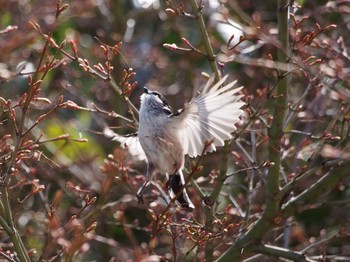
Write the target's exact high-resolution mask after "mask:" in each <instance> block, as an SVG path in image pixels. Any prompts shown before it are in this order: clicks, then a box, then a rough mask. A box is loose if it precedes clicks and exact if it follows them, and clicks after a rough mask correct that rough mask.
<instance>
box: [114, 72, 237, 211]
mask: <svg viewBox="0 0 350 262" xmlns="http://www.w3.org/2000/svg"><path fill="white" fill-rule="evenodd" d="M226 79H227V76H225V77H223V78H222V79H221V80H220V81H218V82H217V83H216V84H213V82H214V76H212V77H211V78H210V79H209V81H208V83H207V84H206V86H205V87H204V88H203V90H202V92H201V93H200V94H198V95H197V96H196V97H194V98H193V99H192V100H191V101H190V102H189V103H188V104H185V106H184V108H183V109H181V110H178V112H176V113H173V112H172V111H171V109H170V107H169V105H168V103H167V101H166V100H165V99H164V97H163V96H162V95H161V94H160V93H158V92H155V91H150V90H148V89H147V88H144V94H142V96H141V108H140V115H139V129H138V133H137V136H138V139H139V142H140V144H141V147H142V149H143V151H144V153H145V155H146V159H147V162H148V166H147V175H146V179H145V183H144V184H143V186H142V187H141V188H140V189H139V190H138V198H139V202H142V193H143V190H144V188H145V187H146V185H147V183H148V182H149V181H150V180H151V179H152V177H153V175H154V174H155V173H160V174H166V175H168V176H169V180H168V182H167V186H168V191H169V194H170V196H171V197H174V196H175V195H176V194H177V193H178V191H179V190H180V189H181V187H182V186H183V185H184V184H185V180H184V177H183V174H182V168H183V165H184V157H185V155H186V154H188V155H189V156H190V157H196V156H198V155H200V154H201V153H202V152H203V149H204V146H205V142H206V141H213V142H212V143H211V144H210V145H209V147H208V148H207V151H209V152H211V151H215V150H216V146H223V145H224V141H225V140H228V139H231V138H232V135H231V133H232V132H233V131H235V130H236V127H235V125H234V124H235V123H237V122H239V121H240V116H241V115H242V114H243V110H241V109H240V108H241V107H242V106H243V105H244V102H242V101H240V99H241V97H242V95H237V93H238V92H239V91H240V90H241V89H242V87H239V88H235V89H232V87H233V86H234V85H235V83H236V81H234V82H231V83H229V84H226V85H223V84H224V82H225V81H226ZM115 140H119V141H121V140H120V139H118V138H115ZM177 202H178V203H179V204H180V205H181V206H182V207H185V208H189V209H193V208H194V205H193V203H192V202H191V200H190V199H189V197H188V195H187V192H186V190H183V192H182V193H181V194H180V196H179V197H178V198H177Z"/></svg>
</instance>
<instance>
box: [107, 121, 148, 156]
mask: <svg viewBox="0 0 350 262" xmlns="http://www.w3.org/2000/svg"><path fill="white" fill-rule="evenodd" d="M103 134H104V135H105V136H107V137H110V138H112V140H114V141H118V142H119V143H120V145H121V146H122V148H124V149H127V150H128V151H129V153H130V155H132V156H133V157H135V158H136V159H137V160H139V161H142V160H145V159H146V155H145V153H144V151H143V149H142V147H141V144H140V141H139V137H138V136H137V133H133V134H130V135H126V136H121V135H118V134H117V133H115V132H113V131H112V130H111V129H110V128H109V127H105V128H104V130H103Z"/></svg>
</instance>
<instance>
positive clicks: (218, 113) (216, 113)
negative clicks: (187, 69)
mask: <svg viewBox="0 0 350 262" xmlns="http://www.w3.org/2000/svg"><path fill="white" fill-rule="evenodd" d="M227 77H228V76H227V75H226V76H224V77H223V78H222V79H221V80H220V81H218V82H217V83H216V84H214V76H212V77H211V78H210V79H209V80H208V82H207V84H206V85H205V87H204V88H203V91H202V92H201V93H200V94H199V95H198V96H196V97H195V98H193V99H192V100H191V102H190V103H188V104H186V105H185V107H184V109H183V110H182V111H181V112H180V113H179V114H176V115H173V116H172V117H176V118H178V119H179V120H180V121H179V122H180V123H181V126H179V130H180V131H179V132H180V139H181V141H182V145H183V149H184V153H185V154H188V155H189V156H190V157H196V156H198V155H200V154H201V153H202V152H203V148H204V144H205V141H210V140H213V143H212V144H211V145H210V146H209V148H208V149H207V150H208V151H215V150H216V146H222V145H224V141H225V140H227V139H230V138H232V135H231V133H232V132H233V131H235V130H236V127H235V125H234V124H235V123H237V122H239V121H240V116H241V115H242V114H243V110H242V109H241V107H242V106H243V105H244V103H243V102H242V101H240V99H241V98H242V95H237V93H238V92H239V91H240V90H241V89H242V87H238V88H235V89H232V88H233V86H234V85H235V83H236V81H233V82H230V83H228V84H226V85H224V83H225V81H226V80H227Z"/></svg>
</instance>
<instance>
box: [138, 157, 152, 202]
mask: <svg viewBox="0 0 350 262" xmlns="http://www.w3.org/2000/svg"><path fill="white" fill-rule="evenodd" d="M154 171H155V169H154V166H153V164H151V163H148V166H147V174H146V179H145V182H144V183H143V185H142V186H141V187H140V188H139V190H137V195H136V196H137V202H138V203H139V204H143V191H144V190H145V188H146V186H147V185H148V183H149V181H151V179H152V176H153V173H154Z"/></svg>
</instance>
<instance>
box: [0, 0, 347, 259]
mask: <svg viewBox="0 0 350 262" xmlns="http://www.w3.org/2000/svg"><path fill="white" fill-rule="evenodd" d="M276 2H277V1H275V0H266V1H256V0H248V1H247V0H244V1H243V0H236V1H233V0H226V1H219V0H218V1H216V0H213V1H212V0H210V1H201V4H202V6H203V9H202V13H203V16H204V19H205V23H206V29H207V32H208V34H209V39H210V42H211V44H212V47H213V49H214V53H215V54H217V55H218V56H217V59H218V61H221V62H220V63H219V70H220V71H221V72H222V73H223V74H229V79H230V80H234V79H237V81H238V83H237V86H242V85H243V86H244V90H243V94H244V95H245V98H244V100H245V102H246V103H247V106H246V107H245V110H246V115H245V116H244V117H243V119H242V123H241V126H244V122H246V121H250V122H249V125H248V126H245V127H244V128H239V129H238V131H239V133H237V136H238V139H237V142H234V143H232V145H231V147H230V149H229V151H230V154H229V156H228V172H229V173H234V172H235V171H237V170H240V169H246V171H244V172H239V173H237V174H235V175H232V176H231V177H230V179H228V180H227V183H226V184H225V186H224V187H223V190H222V196H220V198H219V202H218V205H217V206H218V207H217V208H218V209H217V212H218V214H221V213H225V212H226V213H225V214H226V215H227V218H226V219H227V220H228V221H229V222H222V220H221V219H222V218H223V217H222V216H220V215H218V220H220V221H221V222H222V223H223V225H225V226H227V225H228V224H230V223H232V224H234V223H236V224H241V223H243V222H242V221H246V222H247V221H248V220H249V221H254V220H256V218H257V217H259V216H260V214H261V212H262V210H263V208H264V207H263V201H264V176H265V175H266V172H267V169H266V168H264V167H262V166H263V163H265V162H266V161H267V159H268V155H267V141H268V137H267V125H268V124H269V120H270V119H269V116H268V109H269V99H270V97H269V92H270V91H269V90H273V88H274V87H275V86H276V83H277V81H278V75H277V73H276V72H277V70H276V69H279V68H269V67H268V66H266V63H265V64H264V63H261V61H260V60H259V59H265V60H264V61H265V62H266V61H268V60H276V54H277V50H278V48H279V46H278V42H277V40H276V39H277V35H278V30H277V15H278V12H277V3H276ZM293 2H294V7H293V8H292V12H293V13H294V14H295V15H294V18H295V20H297V21H301V19H302V17H304V20H303V21H302V22H301V23H300V25H298V24H297V23H295V22H293V21H292V20H291V21H290V24H291V48H292V51H291V56H293V57H294V58H295V60H292V61H291V64H292V65H293V68H295V69H293V70H292V72H291V74H290V75H291V85H290V88H289V97H288V106H289V108H288V110H287V111H288V112H287V115H286V124H285V130H286V136H285V137H284V140H283V141H282V142H281V145H282V153H283V163H282V165H283V166H282V169H281V170H282V172H281V183H282V185H285V184H287V182H289V181H290V179H292V178H293V177H294V176H296V175H297V174H298V172H300V170H302V169H303V168H304V167H306V169H308V168H310V169H311V168H314V167H317V172H315V173H314V174H313V176H311V177H310V178H309V179H307V180H306V181H305V182H304V183H303V184H302V185H298V186H296V187H295V188H293V190H294V194H298V193H300V192H302V191H303V190H305V189H307V188H308V187H310V186H311V185H312V184H313V183H314V182H315V181H317V180H318V179H319V178H320V177H322V175H323V174H325V173H326V171H327V170H326V169H327V168H326V167H325V168H322V165H323V163H324V161H325V159H326V160H327V159H333V160H334V159H341V158H344V160H345V161H347V160H348V159H349V157H348V155H347V154H349V151H348V149H349V148H348V147H349V146H348V128H349V127H348V125H349V122H348V121H349V101H350V99H349V98H350V93H349V83H350V77H349V75H350V72H349V68H350V67H349V65H350V55H349V52H348V47H349V38H348V37H347V35H348V34H349V29H350V28H349V27H350V15H349V13H350V7H349V2H348V1H324V0H316V1H302V0H300V1H293ZM56 4H57V3H56V1H53V0H50V1H35V0H33V1H29V0H19V1H12V0H0V30H1V34H0V96H1V97H2V99H3V101H8V100H11V104H12V106H14V111H15V112H16V117H15V119H19V117H20V116H21V111H20V106H15V105H16V104H18V103H19V101H20V99H21V97H22V95H23V94H24V93H26V92H27V90H28V76H29V75H31V76H33V75H34V74H35V72H36V71H38V72H39V73H40V74H41V75H43V74H45V75H44V77H43V79H42V83H41V85H40V92H39V94H38V95H37V97H40V98H41V99H36V100H33V101H32V103H31V106H30V109H29V111H28V114H27V117H26V122H25V127H26V128H25V129H28V128H29V127H30V126H32V125H33V124H34V123H35V121H36V120H37V118H38V117H39V116H40V115H42V114H46V113H47V112H48V111H49V110H50V109H51V108H52V107H53V105H55V104H57V103H58V102H59V101H60V96H63V101H64V102H67V101H71V104H69V105H68V106H65V107H64V106H62V107H59V108H57V110H54V111H53V112H50V114H49V115H47V116H46V117H45V119H44V120H43V121H41V122H40V123H39V124H38V125H36V126H35V127H34V128H33V129H31V130H30V134H29V135H28V136H27V137H26V141H27V142H28V143H29V144H33V145H34V144H35V145H37V146H35V147H28V148H26V149H27V150H28V151H29V152H24V153H25V154H27V155H26V157H25V158H22V159H20V160H18V161H17V165H18V167H17V168H18V172H17V174H16V175H14V177H13V180H12V183H11V185H12V186H13V189H12V191H11V196H12V198H11V201H12V206H13V208H14V213H15V214H16V216H15V219H16V222H17V223H18V227H19V229H20V231H21V233H22V235H23V238H24V242H25V244H26V246H27V247H28V248H30V249H31V250H36V253H33V254H32V256H33V257H34V258H35V259H42V260H49V259H53V258H55V259H60V257H61V255H62V254H64V256H63V257H65V259H66V260H67V261H127V260H130V261H138V260H142V259H145V261H146V260H147V259H148V261H158V260H159V259H163V260H169V261H171V260H173V259H174V251H173V246H172V245H173V244H172V243H173V242H172V241H173V240H174V239H172V236H174V232H171V230H164V231H162V232H160V233H159V234H158V235H157V236H156V237H152V236H151V232H152V221H153V222H154V217H153V216H152V215H155V216H156V215H159V214H160V213H161V210H162V209H163V208H164V206H162V203H160V201H159V199H158V198H157V195H159V194H160V193H159V190H157V188H156V187H152V188H153V190H152V191H151V192H149V193H148V196H147V201H146V205H138V204H137V201H136V198H135V191H136V190H137V188H138V186H140V185H141V184H142V181H143V174H145V168H146V164H145V162H144V161H140V160H139V159H138V158H135V157H133V156H132V155H130V154H129V153H128V151H127V150H125V149H123V148H122V147H121V146H120V144H119V143H118V142H116V141H111V137H109V136H108V135H106V132H104V131H105V130H106V127H108V128H109V129H110V130H113V132H115V133H117V134H120V135H124V134H129V133H133V132H136V131H137V121H135V120H134V119H133V114H131V111H132V109H131V107H130V105H129V104H128V103H127V102H126V101H125V97H127V98H128V99H130V101H131V104H132V105H134V106H135V107H136V108H138V107H139V97H140V95H141V94H142V90H143V86H147V87H149V88H150V89H152V90H157V91H159V92H161V93H162V94H164V95H165V97H166V98H167V100H168V102H169V104H170V105H172V106H173V109H174V110H176V109H180V108H181V107H182V106H183V104H184V103H185V102H188V101H190V99H191V97H192V96H193V94H194V92H195V91H197V90H199V89H200V87H201V86H202V85H203V84H205V82H206V78H205V77H203V76H202V72H205V73H206V74H208V75H211V74H212V73H213V72H212V71H211V68H210V64H209V61H208V59H207V57H206V56H205V55H203V54H201V53H199V52H196V51H185V50H171V49H172V48H167V45H165V46H164V44H168V45H172V44H175V45H176V46H177V47H181V48H187V49H188V48H189V46H188V45H187V44H186V41H184V40H182V38H185V39H186V40H187V41H188V42H189V43H190V44H191V45H192V46H193V47H195V48H197V49H199V50H201V51H202V52H205V45H204V41H203V38H202V35H201V32H200V30H199V27H198V24H197V22H196V19H194V18H193V17H191V14H193V11H192V9H191V6H190V4H189V3H187V1H183V2H181V1H157V0H153V1H152V0H139V1H137V0H134V1H126V0H124V1H123V0H119V1H108V0H89V1H86V0H74V1H61V2H60V6H61V7H62V6H64V5H65V4H67V6H66V7H64V9H63V10H62V12H61V13H60V15H59V16H58V17H56V14H57V12H56V11H57V5H56ZM181 11H184V12H181ZM295 20H294V21H295ZM316 24H318V25H319V28H320V30H318V29H317V25H316ZM329 25H336V27H329V28H328V26H329ZM321 29H322V30H321ZM49 34H52V39H53V40H54V41H55V42H56V43H57V45H56V46H55V44H53V43H51V44H50V45H49V46H48V47H47V48H46V49H45V43H46V41H45V35H46V36H48V35H49ZM312 34H313V35H312ZM305 36H308V37H309V39H308V40H307V39H305ZM313 36H314V38H313ZM240 37H243V38H241V42H240V41H239V39H240ZM61 44H62V48H61V49H62V50H64V52H66V53H68V54H69V55H70V56H68V55H66V54H65V53H64V52H62V51H59V48H58V46H60V45H61ZM117 44H119V47H118V48H119V50H118V52H116V53H115V54H113V53H111V52H110V53H109V54H108V56H107V57H108V59H106V53H105V52H104V50H105V49H104V48H101V45H102V46H110V47H113V46H115V45H117ZM75 47H76V52H75V50H74V48H75ZM175 49H176V48H175ZM43 50H45V52H44V51H43ZM42 54H44V55H42ZM41 57H42V61H43V62H42V63H41V65H42V67H41V68H39V69H38V64H39V61H40V59H41ZM78 57H79V58H81V59H85V61H88V64H89V65H90V66H91V68H92V69H94V70H96V71H97V72H99V71H98V66H97V67H96V66H95V67H94V65H98V64H99V63H100V64H101V66H103V67H104V68H107V64H106V61H107V60H109V61H108V62H110V66H111V68H112V67H113V70H112V71H111V74H110V76H111V78H112V79H113V81H114V83H115V84H116V85H113V83H111V81H110V80H109V79H106V78H105V79H103V77H101V75H103V74H96V73H94V72H92V71H91V70H87V69H86V68H87V67H84V66H81V61H82V60H80V61H78V59H77V58H78ZM53 58H55V59H56V60H55V63H54V65H50V70H46V69H47V68H45V66H44V65H45V64H46V66H48V65H49V61H51V59H53ZM318 59H319V60H318ZM79 64H80V65H79ZM281 66H283V65H281ZM37 69H38V70H37ZM282 71H283V70H282ZM128 73H129V74H130V73H132V75H130V78H126V77H125V76H126V75H127V74H128ZM133 73H136V74H135V75H134V74H133ZM126 80H127V81H126ZM126 82H127V83H126ZM128 83H129V84H130V85H128ZM116 86H119V88H120V90H121V91H122V92H123V95H120V94H119V93H118V92H117V91H116V88H115V87H116ZM128 88H130V89H128ZM48 101H50V103H49V102H48ZM3 105H4V102H3V103H2V109H1V125H0V138H1V137H5V135H6V134H9V135H11V136H12V137H11V138H10V139H8V140H6V143H5V142H4V144H3V146H4V145H5V144H6V146H4V148H6V150H7V151H6V150H5V149H4V150H3V151H1V152H2V153H1V154H2V157H5V156H6V154H8V152H9V151H11V150H12V149H11V147H13V146H14V144H15V142H16V139H15V138H14V137H15V132H16V130H15V125H14V124H13V122H12V121H9V119H8V117H9V116H8V114H7V113H5V110H4V106H3ZM254 110H257V111H258V110H260V114H259V117H257V118H255V119H250V116H251V115H252V114H253V113H254ZM113 112H114V114H113ZM116 114H117V115H116ZM134 114H135V118H136V119H137V113H135V112H134ZM119 115H120V116H122V117H119ZM330 123H333V124H332V126H330ZM323 135H329V136H331V137H333V140H334V142H332V141H333V140H331V139H330V140H329V141H330V142H329V143H328V141H327V144H329V147H328V148H326V150H323V151H322V150H321V147H320V146H319V144H318V143H319V141H321V140H322V136H323ZM62 136H64V137H62ZM329 136H328V137H329ZM322 141H323V140H322ZM313 154H317V156H316V157H314V155H313ZM222 157H223V153H222V151H221V149H218V151H217V152H216V153H213V154H208V155H206V156H205V157H204V159H203V161H202V162H201V165H203V170H202V171H201V172H200V173H199V174H196V176H195V181H196V183H197V185H198V186H199V187H200V188H201V190H202V191H203V192H204V194H207V193H209V192H210V190H211V188H212V186H213V184H215V179H216V177H217V170H219V169H220V167H221V164H222V162H221V161H222ZM311 157H314V158H312V161H311V162H312V166H308V164H310V161H309V159H310V158H311ZM3 159H5V158H3ZM191 161H192V160H188V161H187V162H186V170H187V172H190V164H191ZM3 163H5V161H2V165H1V166H2V167H4V164H3ZM251 167H255V168H251ZM249 168H251V169H249ZM349 170H350V166H349ZM155 180H156V183H157V184H159V185H160V186H161V187H162V188H163V189H164V187H165V182H166V181H164V179H163V178H162V177H161V176H159V177H158V176H157V177H156V178H155ZM33 181H35V183H33ZM348 182H349V181H348V178H345V179H344V180H343V181H342V182H341V183H339V185H338V186H337V187H336V188H335V189H334V190H332V192H330V194H328V195H327V197H325V198H322V199H321V200H319V201H318V200H317V201H315V202H314V203H313V205H309V206H307V207H305V208H301V210H300V212H298V213H297V214H296V216H295V218H294V219H292V221H291V222H290V223H289V222H288V226H289V227H290V228H291V229H290V230H289V231H288V232H289V234H288V236H287V238H288V240H286V239H285V238H283V237H281V238H277V236H281V235H283V236H286V231H283V230H285V229H281V228H276V229H275V230H273V232H270V233H269V235H268V236H267V239H266V241H267V242H269V241H272V243H274V244H276V245H280V246H286V247H290V248H292V249H295V250H302V249H303V248H306V247H308V246H309V245H311V244H313V243H315V242H316V241H319V240H321V239H323V238H324V237H326V236H329V235H328V234H330V235H331V236H333V235H332V234H333V233H334V232H338V230H345V232H349V231H347V230H348V227H349V211H348V208H344V206H346V207H348V205H349V203H348V200H347V199H349V195H350V191H349V184H348ZM36 183H37V184H36ZM33 184H34V185H33ZM37 185H42V186H43V187H42V188H41V189H40V190H38V192H36V191H35V190H34V191H35V192H34V191H33V187H35V186H37ZM33 192H34V193H33ZM189 194H190V195H191V198H192V199H194V200H193V201H194V203H195V205H196V206H197V207H200V206H201V205H202V199H201V196H200V195H199V194H198V191H197V190H196V189H195V187H194V186H189ZM94 197H97V198H96V202H95V200H93V202H91V203H90V202H89V201H90V200H92V199H94ZM288 197H291V195H289V196H288ZM288 197H287V198H288ZM331 201H334V203H333V202H331ZM331 203H333V204H331ZM48 214H49V215H48ZM248 217H249V219H248ZM178 219H180V218H178ZM187 219H188V220H189V221H191V223H192V224H193V225H197V226H198V228H201V225H202V224H201V223H204V221H205V220H206V214H204V212H203V211H202V210H200V209H199V210H197V211H194V213H193V215H192V216H190V217H187ZM72 221H73V222H72ZM179 221H182V220H179ZM179 221H177V222H179ZM193 221H196V223H198V224H196V223H195V222H193ZM173 222H174V221H173ZM175 222H176V221H175ZM175 222H174V223H175ZM95 223H96V224H95ZM248 224H249V223H248ZM180 228H181V227H180ZM183 228H186V229H187V230H189V231H190V229H189V228H188V224H187V225H186V226H184V227H183ZM194 228H195V229H193V230H194V231H196V234H197V233H198V234H199V232H200V230H199V229H198V228H197V227H195V226H194ZM197 230H198V232H197ZM237 230H238V229H237ZM169 232H170V233H169ZM283 232H284V234H283ZM187 233H188V232H187ZM181 234H182V233H181ZM181 234H180V235H181ZM196 234H194V235H192V236H191V237H190V238H189V239H188V240H187V241H184V246H183V248H184V250H186V251H191V252H189V254H188V256H187V257H186V259H187V260H189V261H194V260H195V258H196V259H198V260H199V261H203V260H204V259H205V252H204V251H203V250H204V249H205V248H204V245H205V244H204V243H202V242H200V240H201V241H204V240H203V239H201V238H200V237H199V236H198V235H196ZM236 234H237V232H236V231H228V233H227V232H226V233H222V235H220V237H221V238H222V239H225V241H228V240H229V239H230V237H231V238H232V236H235V235H236ZM272 239H273V240H272ZM332 239H333V238H332ZM211 241H213V243H214V246H215V247H216V248H217V249H216V252H217V253H215V254H214V256H218V255H220V254H221V253H222V252H223V250H225V249H226V248H227V245H228V244H227V245H221V246H220V245H219V242H220V240H218V239H215V238H214V239H213V240H211ZM204 242H205V241H204ZM193 246H195V248H194V249H191V248H192V247H193ZM0 248H2V249H3V250H7V249H11V244H10V242H9V240H8V236H7V235H6V234H5V232H4V231H1V230H0ZM150 250H152V252H150ZM308 251H310V254H311V255H315V256H319V255H323V254H324V255H331V256H336V255H341V256H344V257H346V256H350V239H349V238H348V235H346V234H344V235H342V236H341V238H336V239H334V241H330V242H326V244H325V245H317V246H316V247H314V248H311V247H310V249H308ZM151 255H154V256H153V257H152V256H151ZM158 255H159V256H160V258H159V256H158ZM56 256H57V257H56ZM152 259H153V260H152ZM51 261H53V260H51ZM57 261H59V260H57ZM266 261H272V260H268V258H267V260H266ZM276 261H278V260H276ZM325 261H326V260H325ZM327 261H328V260H327Z"/></svg>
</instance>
